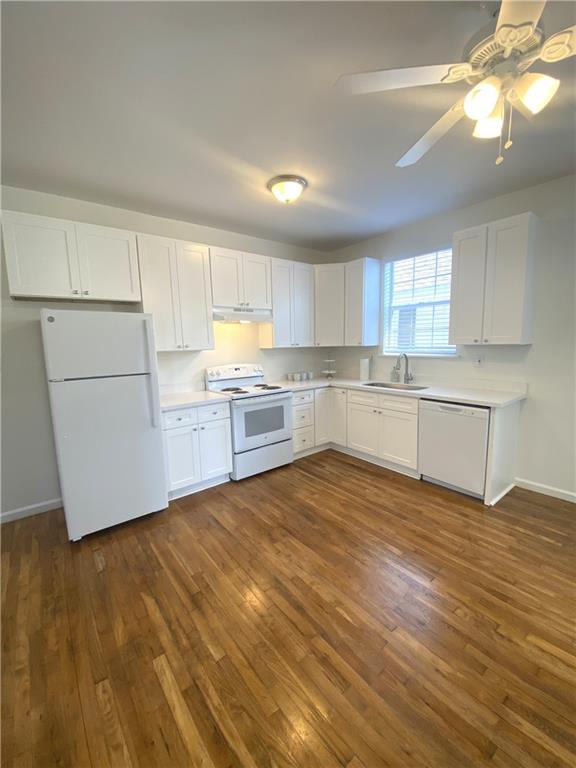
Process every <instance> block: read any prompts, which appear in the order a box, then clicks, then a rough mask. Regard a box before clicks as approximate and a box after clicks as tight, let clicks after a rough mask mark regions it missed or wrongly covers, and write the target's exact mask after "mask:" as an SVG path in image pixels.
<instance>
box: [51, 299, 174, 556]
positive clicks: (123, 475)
mask: <svg viewBox="0 0 576 768" xmlns="http://www.w3.org/2000/svg"><path fill="white" fill-rule="evenodd" d="M40 323H41V326H42V339H43V342H44V356H45V361H46V373H47V377H48V387H49V392H50V406H51V410H52V422H53V426H54V438H55V442H56V454H57V458H58V470H59V474H60V485H61V488H62V500H63V502H64V512H65V515H66V525H67V527H68V536H69V538H70V539H71V540H73V541H77V540H78V539H80V538H82V536H85V535H86V534H88V533H93V532H94V531H99V530H102V529H103V528H108V527H109V526H111V525H116V524H117V523H123V522H125V521H126V520H131V519H133V518H135V517H140V516H141V515H146V514H148V513H150V512H156V511H158V510H160V509H165V508H166V507H167V506H168V493H167V484H166V476H165V464H164V450H163V443H162V430H161V423H160V397H159V391H158V376H157V372H156V351H155V347H154V335H153V329H152V317H151V316H150V315H145V314H140V313H138V314H136V313H131V312H84V311H77V310H76V311H75V310H49V309H43V310H42V311H41V317H40Z"/></svg>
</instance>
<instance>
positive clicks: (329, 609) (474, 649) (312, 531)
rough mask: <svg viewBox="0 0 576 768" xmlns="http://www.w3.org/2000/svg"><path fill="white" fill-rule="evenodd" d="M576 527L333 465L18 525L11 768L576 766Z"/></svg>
mask: <svg viewBox="0 0 576 768" xmlns="http://www.w3.org/2000/svg"><path fill="white" fill-rule="evenodd" d="M573 520H574V507H573V506H572V505H570V504H568V503H564V502H561V501H556V500H553V499H550V498H547V497H545V496H539V495H537V494H533V493H529V492H527V491H521V490H515V491H513V492H512V493H510V494H509V495H508V496H507V497H506V498H505V499H504V500H503V501H502V502H500V503H499V504H498V505H497V507H496V508H494V509H487V508H485V507H483V506H482V505H481V504H480V503H479V502H477V501H475V500H472V499H468V498H466V497H464V496H461V495H459V494H456V493H453V492H451V491H447V490H444V489H439V488H435V487H434V486H431V485H427V484H423V483H419V482H417V481H414V480H411V479H409V478H405V477H402V476H400V475H396V474H394V473H391V472H388V471H386V470H383V469H380V468H378V467H374V466H371V465H369V464H366V463H364V462H361V461H358V460H356V459H353V458H350V457H347V456H344V455H342V454H337V453H335V452H332V451H328V452H324V453H322V454H317V455H314V456H310V457H308V458H305V459H301V460H300V461H297V462H296V463H295V464H293V465H291V466H289V467H285V468H282V469H278V470H275V471H273V472H269V473H267V474H265V475H260V476H258V477H255V478H251V479H249V480H246V481H243V482H242V483H229V484H227V485H225V486H221V487H219V488H215V489H212V490H209V491H206V492H204V493H201V494H197V495H195V496H189V497H187V498H185V499H182V500H180V501H179V502H178V503H173V504H172V505H171V507H170V510H168V511H166V512H163V513H159V514H157V515H153V516H151V517H148V518H146V519H141V520H138V521H134V522H131V523H129V524H126V525H123V526H119V527H117V528H115V529H113V530H110V531H108V532H105V533H102V534H98V535H94V536H91V537H88V538H87V539H84V540H83V541H82V542H80V543H79V544H76V545H74V544H70V543H69V542H68V541H67V539H66V530H65V525H64V520H63V515H62V513H60V512H57V513H49V514H45V515H39V516H37V517H34V518H28V519H26V520H21V521H18V522H15V523H11V524H9V525H6V526H4V527H3V530H2V533H3V536H2V539H3V542H2V543H3V565H2V568H3V570H2V577H3V578H2V590H3V594H2V598H3V606H4V608H3V610H4V614H3V617H4V619H3V637H2V651H3V676H2V677H3V701H2V704H3V729H2V730H3V733H2V735H3V744H2V752H3V755H2V756H3V760H2V765H3V766H4V768H12V767H13V766H18V768H22V767H23V766H30V767H32V766H34V767H35V768H37V767H38V766H40V767H43V766H74V768H83V767H84V766H87V767H88V766H91V767H93V768H106V767H107V766H109V767H110V768H119V766H134V767H136V766H145V767H146V768H147V767H148V766H150V767H151V766H171V767H173V766H176V767H178V766H186V768H188V766H202V767H203V768H206V767H207V766H218V768H220V767H223V768H231V767H232V766H245V767H246V768H255V766H266V767H269V768H272V767H274V768H308V767H310V768H337V767H338V766H347V768H380V767H383V766H390V767H392V768H396V767H397V766H398V767H401V766H411V767H412V768H416V767H417V768H423V767H425V766H429V767H430V768H468V767H473V766H494V768H503V767H504V766H505V767H506V768H520V767H521V768H541V767H542V766H550V767H552V766H574V765H575V755H576V747H575V722H576V712H575V707H574V704H575V701H574V687H573V686H574V682H575V676H576V662H575V655H574V651H575V642H574V622H573V618H574V617H573V613H574V596H575V595H574V577H575V560H574V554H575V553H574V549H573V544H574V541H573V538H572V534H573V532H574V526H573V522H572V521H573Z"/></svg>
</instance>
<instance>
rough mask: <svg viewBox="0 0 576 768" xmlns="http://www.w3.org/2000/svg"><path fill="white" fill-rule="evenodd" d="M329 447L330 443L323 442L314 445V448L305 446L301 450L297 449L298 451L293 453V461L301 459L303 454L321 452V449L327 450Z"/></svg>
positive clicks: (310, 454) (308, 454)
mask: <svg viewBox="0 0 576 768" xmlns="http://www.w3.org/2000/svg"><path fill="white" fill-rule="evenodd" d="M331 447H332V446H331V445H330V443H323V444H322V445H316V446H315V447H314V448H306V449H305V450H303V451H298V453H295V454H294V461H297V460H298V459H303V458H304V456H312V454H313V453H321V452H322V451H327V450H328V449H329V448H331Z"/></svg>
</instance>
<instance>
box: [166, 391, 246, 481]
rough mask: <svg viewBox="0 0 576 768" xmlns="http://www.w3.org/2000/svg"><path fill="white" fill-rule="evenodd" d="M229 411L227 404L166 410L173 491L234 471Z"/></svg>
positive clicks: (168, 462) (168, 455)
mask: <svg viewBox="0 0 576 768" xmlns="http://www.w3.org/2000/svg"><path fill="white" fill-rule="evenodd" d="M224 409H225V412H224ZM229 413H230V411H229V405H228V404H227V403H226V404H225V406H219V407H217V408H213V409H212V408H210V407H209V406H208V407H204V408H183V409H180V410H178V411H167V412H165V413H164V417H163V418H164V446H165V455H166V466H167V470H168V471H167V475H168V490H169V491H177V490H179V489H181V488H188V487H189V486H195V485H198V484H200V483H204V482H206V481H209V480H214V479H215V478H218V477H222V476H225V475H228V474H229V473H230V472H231V471H232V435H231V430H230V418H229ZM212 414H214V415H212ZM222 415H225V416H226V418H221V417H222ZM180 424H184V425H185V426H179V425H180ZM192 491H193V488H192V489H191V492H192Z"/></svg>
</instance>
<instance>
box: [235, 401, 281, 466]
mask: <svg viewBox="0 0 576 768" xmlns="http://www.w3.org/2000/svg"><path fill="white" fill-rule="evenodd" d="M232 429H233V437H234V453H243V452H244V451H251V450H253V449H254V448H260V447H261V446H263V445H273V444H274V443H280V442H282V441H283V440H290V439H291V438H292V393H291V392H289V393H282V394H281V395H259V396H258V397H250V398H246V399H244V400H234V401H232Z"/></svg>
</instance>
